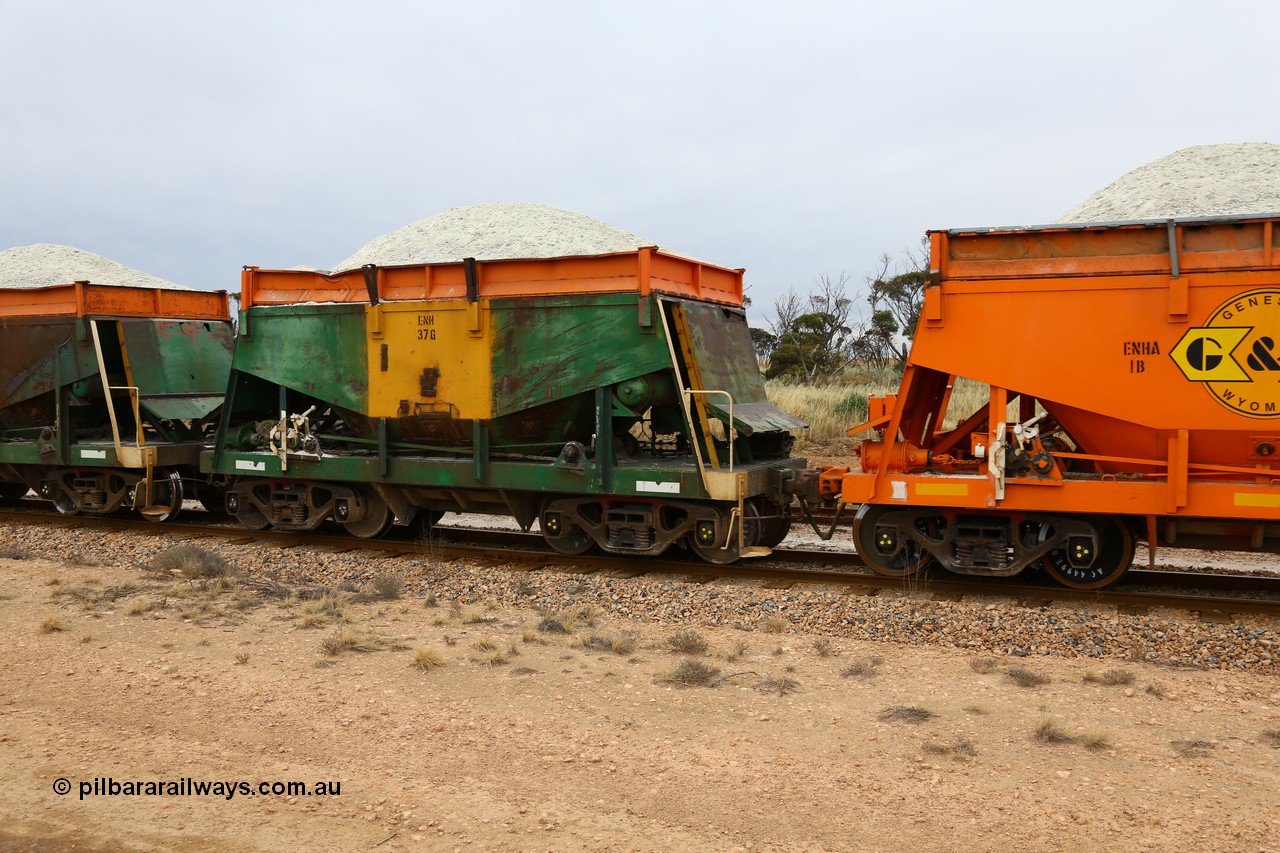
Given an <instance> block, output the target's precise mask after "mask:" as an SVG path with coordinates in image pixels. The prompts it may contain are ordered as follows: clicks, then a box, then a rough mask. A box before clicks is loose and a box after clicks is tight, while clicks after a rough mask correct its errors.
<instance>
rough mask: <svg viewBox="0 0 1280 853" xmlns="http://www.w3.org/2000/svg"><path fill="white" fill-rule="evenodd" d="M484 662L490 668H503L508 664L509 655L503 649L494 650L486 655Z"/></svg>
mask: <svg viewBox="0 0 1280 853" xmlns="http://www.w3.org/2000/svg"><path fill="white" fill-rule="evenodd" d="M482 661H483V662H484V663H486V664H488V665H489V666H502V665H503V664H505V663H506V662H507V655H506V653H505V652H503V651H502V649H493V650H492V651H489V652H486V653H485V655H484V658H483V659H482Z"/></svg>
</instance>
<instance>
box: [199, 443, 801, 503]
mask: <svg viewBox="0 0 1280 853" xmlns="http://www.w3.org/2000/svg"><path fill="white" fill-rule="evenodd" d="M802 463H803V460H800V459H789V460H786V461H785V462H776V463H773V464H771V465H767V466H765V465H761V466H755V467H756V468H757V469H758V470H759V471H761V472H763V471H766V470H768V469H769V468H799V467H800V466H801V465H802ZM212 465H213V451H210V450H206V451H204V453H203V454H202V457H201V468H202V469H204V470H208V469H210V468H211V467H212ZM386 466H387V475H386V477H385V478H384V477H382V476H380V471H379V468H380V463H379V460H378V458H377V457H375V456H327V457H324V458H322V459H320V460H313V459H304V458H301V457H294V456H291V457H290V458H289V470H288V472H287V474H284V473H283V472H282V471H281V469H280V459H279V458H278V457H277V456H274V455H272V454H269V453H231V452H227V453H224V454H223V459H222V466H221V470H223V471H225V472H226V473H231V474H237V475H239V476H254V477H280V476H288V477H291V478H296V479H300V480H318V481H326V482H336V483H362V482H384V483H387V484H389V485H399V486H421V487H436V488H453V489H467V488H482V489H510V490H521V491H541V492H549V493H554V492H558V493H563V494H568V495H622V496H635V497H640V498H655V497H661V498H676V497H680V498H695V499H696V498H706V497H707V493H706V490H705V489H704V488H703V485H702V478H701V476H700V475H699V473H698V469H697V465H696V463H695V462H694V461H693V460H692V459H675V460H670V461H666V462H656V461H653V460H647V461H643V462H618V463H615V464H614V466H613V469H612V471H611V475H610V486H609V487H608V488H604V487H602V482H603V480H602V477H601V475H600V471H599V467H598V466H597V464H596V462H595V461H593V460H587V461H586V463H585V465H584V466H583V469H582V470H581V471H568V470H565V469H562V468H556V467H555V466H553V465H551V464H549V463H546V464H536V463H529V462H509V461H503V460H495V459H491V460H490V461H489V464H488V465H487V466H486V467H485V476H484V478H483V479H481V478H479V477H477V476H476V468H475V464H474V461H473V460H472V459H469V458H466V459H447V458H440V457H430V458H427V457H420V456H391V457H389V458H388V459H387V461H386ZM641 484H644V485H641ZM669 484H677V485H676V488H678V491H669V489H671V488H672V487H671V486H670V485H669Z"/></svg>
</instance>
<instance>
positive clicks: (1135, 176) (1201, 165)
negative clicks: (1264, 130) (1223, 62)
mask: <svg viewBox="0 0 1280 853" xmlns="http://www.w3.org/2000/svg"><path fill="white" fill-rule="evenodd" d="M1277 212H1280V145H1275V144H1273V143H1270V142H1232V143H1224V144H1221V145H1196V146H1192V147H1191V148H1183V149H1181V150H1179V151H1175V152H1173V153H1172V154H1168V155H1165V156H1164V157H1161V158H1159V159H1158V160H1153V161H1152V162H1150V163H1148V164H1146V165H1145V166H1139V167H1138V168H1137V169H1134V170H1133V171H1132V172H1129V173H1128V174H1126V175H1123V176H1121V177H1120V178H1118V179H1117V180H1115V181H1113V182H1111V183H1110V184H1108V185H1107V186H1105V187H1103V188H1102V189H1100V190H1098V191H1097V192H1095V193H1094V194H1093V195H1091V196H1089V197H1088V198H1087V199H1085V200H1084V201H1082V202H1080V203H1079V204H1077V205H1076V206H1075V207H1073V208H1071V209H1070V210H1068V211H1067V212H1066V213H1064V214H1062V216H1060V217H1058V218H1057V219H1056V220H1055V222H1056V223H1058V224H1065V223H1073V222H1123V221H1127V220H1135V219H1169V218H1175V217H1200V216H1238V215H1247V214H1255V213H1277Z"/></svg>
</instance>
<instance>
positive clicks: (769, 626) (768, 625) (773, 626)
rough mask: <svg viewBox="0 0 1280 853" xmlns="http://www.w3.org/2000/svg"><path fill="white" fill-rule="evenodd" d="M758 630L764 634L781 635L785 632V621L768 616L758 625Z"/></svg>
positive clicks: (778, 617) (777, 617) (779, 617)
mask: <svg viewBox="0 0 1280 853" xmlns="http://www.w3.org/2000/svg"><path fill="white" fill-rule="evenodd" d="M760 630H761V631H764V632H765V633H766V634H781V633H782V632H783V631H785V630H787V620H786V619H783V618H782V617H781V616H770V617H769V618H768V619H765V620H764V621H763V622H761V623H760Z"/></svg>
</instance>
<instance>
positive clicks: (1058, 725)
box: [1034, 714, 1075, 743]
mask: <svg viewBox="0 0 1280 853" xmlns="http://www.w3.org/2000/svg"><path fill="white" fill-rule="evenodd" d="M1034 734H1035V738H1036V740H1038V741H1040V742H1041V743H1074V742H1075V738H1073V737H1072V736H1071V735H1069V734H1067V732H1066V729H1064V728H1063V727H1062V721H1061V720H1059V719H1058V718H1057V717H1055V716H1054V715H1053V714H1045V715H1044V716H1042V717H1041V718H1040V721H1039V722H1037V723H1036V728H1035V732H1034Z"/></svg>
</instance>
